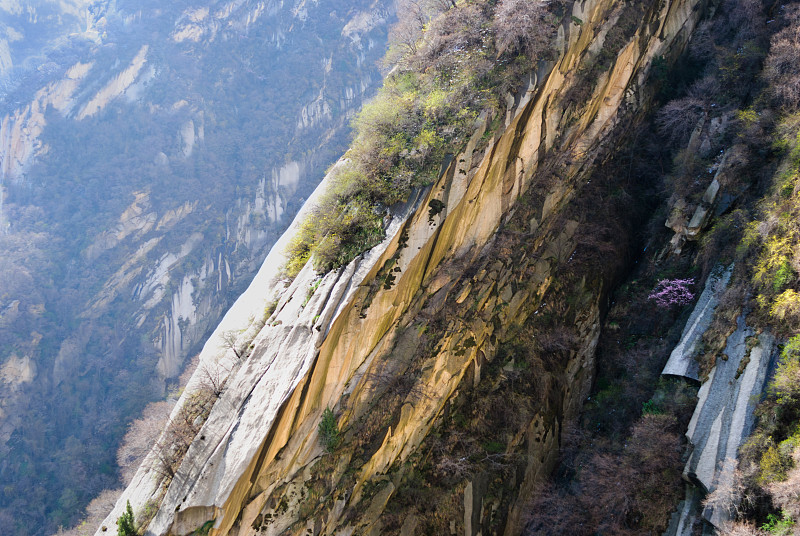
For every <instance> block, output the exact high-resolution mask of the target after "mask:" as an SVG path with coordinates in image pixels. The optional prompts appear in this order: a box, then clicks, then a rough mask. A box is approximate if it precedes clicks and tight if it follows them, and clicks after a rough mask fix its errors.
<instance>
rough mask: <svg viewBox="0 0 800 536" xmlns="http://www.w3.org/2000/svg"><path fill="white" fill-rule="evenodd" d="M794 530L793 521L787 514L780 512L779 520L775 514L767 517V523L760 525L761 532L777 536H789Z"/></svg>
mask: <svg viewBox="0 0 800 536" xmlns="http://www.w3.org/2000/svg"><path fill="white" fill-rule="evenodd" d="M793 528H794V520H793V519H792V516H790V515H789V514H788V513H787V512H785V511H784V512H781V518H778V516H776V515H775V514H769V515H768V516H767V522H766V523H764V524H763V525H761V530H764V531H767V532H769V533H770V534H775V535H777V536H789V535H790V534H792V529H793Z"/></svg>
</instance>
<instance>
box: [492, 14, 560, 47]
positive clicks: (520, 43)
mask: <svg viewBox="0 0 800 536" xmlns="http://www.w3.org/2000/svg"><path fill="white" fill-rule="evenodd" d="M551 19H552V17H550V15H549V13H548V11H547V2H543V1H541V0H500V2H498V4H497V8H496V9H495V16H494V25H493V26H494V31H495V35H496V39H497V52H498V54H503V53H505V52H512V53H513V52H516V53H521V54H525V55H526V56H528V58H530V59H532V60H536V59H539V58H542V57H549V56H550V55H551V50H550V47H551V42H552V38H553V35H554V33H555V29H556V26H555V24H553V23H552V21H551Z"/></svg>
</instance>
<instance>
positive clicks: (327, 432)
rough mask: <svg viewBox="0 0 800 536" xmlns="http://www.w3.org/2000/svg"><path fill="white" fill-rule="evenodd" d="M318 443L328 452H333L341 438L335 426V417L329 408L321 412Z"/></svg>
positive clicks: (337, 427)
mask: <svg viewBox="0 0 800 536" xmlns="http://www.w3.org/2000/svg"><path fill="white" fill-rule="evenodd" d="M318 430H319V442H320V444H322V446H323V447H325V450H326V451H328V452H333V451H334V450H336V447H338V446H339V442H340V441H341V437H340V435H339V426H338V425H337V424H336V415H334V414H333V411H332V410H331V408H329V407H328V408H325V411H323V412H322V420H320V422H319V427H318Z"/></svg>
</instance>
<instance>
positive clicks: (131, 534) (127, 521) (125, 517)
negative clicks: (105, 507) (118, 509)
mask: <svg viewBox="0 0 800 536" xmlns="http://www.w3.org/2000/svg"><path fill="white" fill-rule="evenodd" d="M117 536H136V529H135V528H134V526H133V508H131V501H128V505H127V506H126V507H125V513H124V514H122V515H121V516H119V518H117Z"/></svg>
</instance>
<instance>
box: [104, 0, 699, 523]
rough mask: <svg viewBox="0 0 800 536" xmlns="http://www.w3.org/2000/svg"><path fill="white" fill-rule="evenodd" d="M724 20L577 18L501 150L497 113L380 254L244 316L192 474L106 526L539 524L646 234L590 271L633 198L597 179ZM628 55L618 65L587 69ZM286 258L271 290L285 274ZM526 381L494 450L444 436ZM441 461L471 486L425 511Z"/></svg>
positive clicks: (614, 248) (616, 12)
mask: <svg viewBox="0 0 800 536" xmlns="http://www.w3.org/2000/svg"><path fill="white" fill-rule="evenodd" d="M706 7H707V6H706V5H705V4H704V3H702V2H694V1H691V0H685V1H684V0H677V1H674V2H669V1H667V2H661V3H659V2H654V3H652V4H647V5H646V6H644V7H643V8H642V9H643V11H642V15H643V20H640V21H637V24H636V26H635V27H634V28H633V30H632V31H631V29H630V28H628V29H626V30H625V31H620V30H619V29H618V28H617V27H616V25H617V24H622V21H625V20H629V19H626V13H625V9H626V7H625V6H622V5H617V4H616V3H614V2H610V1H604V0H596V1H587V2H583V3H575V4H573V5H571V7H570V9H571V10H572V11H571V13H568V15H569V16H567V17H565V18H564V22H563V24H562V25H561V26H560V27H559V30H558V39H557V50H558V57H557V59H556V60H555V61H553V62H549V63H547V64H546V65H545V64H543V65H542V66H541V68H540V69H539V70H538V71H537V72H536V73H532V74H531V75H530V77H529V84H528V86H527V88H526V89H525V90H524V91H522V92H521V93H520V94H519V95H517V96H516V97H514V96H513V95H510V96H509V99H508V104H509V106H508V111H507V114H506V116H505V118H501V120H500V123H501V125H500V128H499V130H498V131H497V133H496V134H494V135H492V137H491V138H490V139H489V140H488V143H487V141H486V139H485V136H484V134H485V132H486V130H485V129H486V127H487V124H488V123H491V122H492V120H493V119H494V118H492V117H489V116H487V115H486V114H484V115H482V116H481V117H480V118H479V120H478V121H477V123H476V125H475V132H474V135H473V138H472V140H471V141H470V142H469V144H467V146H466V148H464V150H463V152H461V153H460V154H458V155H456V156H455V158H453V159H452V161H451V162H450V163H449V165H448V166H447V167H446V168H445V169H444V170H443V172H442V173H441V176H440V178H439V179H438V180H437V181H436V182H435V183H434V184H433V185H431V186H430V187H428V188H426V189H424V190H421V191H419V190H417V191H415V192H414V194H412V196H411V198H410V199H409V200H408V202H407V203H406V204H405V205H402V206H397V207H394V208H393V211H392V215H391V218H389V219H388V220H387V222H388V223H387V224H386V237H387V238H386V240H385V241H384V242H383V243H382V244H381V245H380V246H377V247H375V248H373V249H371V250H370V251H368V252H367V253H365V254H363V255H361V256H359V257H358V258H356V260H354V261H352V262H351V263H349V264H348V265H346V266H344V267H342V268H340V269H337V270H335V271H333V272H331V273H328V274H326V275H324V276H322V277H321V279H319V276H317V275H316V274H315V273H314V271H313V269H312V267H311V265H310V264H309V265H307V266H306V267H305V268H304V269H303V270H302V271H301V272H300V274H299V275H298V276H297V278H296V279H295V280H294V281H293V282H292V283H291V285H290V286H289V287H288V288H282V286H281V283H280V281H278V280H275V281H274V283H273V287H272V290H271V292H267V293H265V294H266V295H265V296H264V297H263V298H262V303H266V302H268V301H269V300H271V299H272V298H273V296H274V298H275V299H276V305H275V310H274V311H273V312H271V313H270V314H269V316H268V318H265V319H263V321H262V322H263V325H262V322H258V321H255V322H252V323H251V324H249V326H246V325H245V324H241V328H243V329H244V331H243V333H242V335H241V338H240V342H239V344H240V347H241V348H247V349H248V350H247V352H246V353H247V356H246V357H244V358H242V359H239V358H238V357H237V356H236V355H234V352H233V350H228V352H227V353H225V354H222V352H221V350H220V348H219V346H218V345H217V344H214V343H212V342H209V343H207V344H206V348H205V349H204V351H203V353H202V354H201V360H202V362H203V363H204V364H205V365H206V366H207V367H221V369H222V370H224V371H226V372H225V374H227V379H226V383H225V389H224V391H223V392H222V394H221V396H220V398H219V400H218V401H217V402H216V404H215V405H214V407H213V409H212V410H211V413H210V415H209V416H208V419H207V421H206V422H205V424H204V425H203V426H202V428H201V429H200V430H199V432H198V434H197V437H196V438H195V440H194V441H193V442H192V443H191V445H190V446H189V448H188V452H187V453H186V456H185V457H184V459H183V462H182V463H181V464H180V466H179V468H178V469H177V471H176V472H175V474H174V475H164V474H163V472H159V471H158V470H157V467H158V465H157V459H156V458H157V456H158V453H157V452H154V453H151V456H150V459H149V461H148V462H146V463H145V464H144V465H143V466H142V467H141V468H140V470H139V472H138V473H137V476H136V477H135V479H134V481H133V482H132V483H131V485H130V486H129V488H128V489H127V490H126V491H125V492H124V493H123V495H122V496H121V498H120V500H119V502H118V503H117V506H116V508H115V510H114V511H113V512H112V513H111V514H110V515H109V517H108V518H107V520H106V522H105V524H104V526H105V527H112V526H113V524H114V520H115V519H116V518H117V517H118V516H119V515H120V514H121V512H122V511H123V509H124V506H125V504H126V501H128V500H130V502H131V504H132V505H133V506H134V509H135V510H137V511H139V512H143V509H144V507H145V505H146V504H151V505H152V504H158V508H157V510H155V512H154V518H153V519H152V521H151V522H150V524H149V526H148V528H147V534H158V535H164V534H176V535H186V534H191V533H193V531H198V530H202V531H205V532H204V533H210V534H215V535H217V534H220V535H221V534H238V535H244V534H284V533H290V534H312V533H313V534H385V533H387V534H388V533H397V534H414V533H437V534H446V533H448V532H449V533H452V534H462V533H463V534H467V535H469V536H473V535H475V534H479V533H480V534H490V533H491V534H518V533H520V531H521V530H522V526H523V524H524V518H525V509H526V504H527V501H528V500H529V498H530V496H531V493H532V490H533V489H534V487H535V486H536V485H537V484H538V483H539V482H540V481H541V480H542V478H543V477H544V476H546V475H547V474H548V473H549V472H550V470H551V469H552V468H553V467H554V465H555V463H556V460H557V457H558V446H559V442H560V435H561V426H562V424H563V423H564V422H565V420H568V419H570V418H572V417H574V416H575V415H576V414H577V412H578V410H579V408H580V405H581V403H582V401H583V400H584V399H585V397H586V395H587V393H588V390H589V388H590V385H591V381H592V378H593V370H594V363H593V359H594V357H593V356H594V350H595V346H596V344H597V340H598V337H599V331H600V325H601V320H600V318H601V313H602V310H603V308H604V307H605V303H606V302H605V299H606V296H607V292H608V290H609V287H610V286H611V285H612V284H613V282H614V281H615V280H616V278H618V277H619V275H620V271H621V270H622V269H623V264H624V262H622V259H623V258H624V257H625V256H626V255H627V254H628V253H629V250H628V248H629V247H630V240H629V237H627V238H626V236H625V233H628V234H629V235H632V234H633V231H632V230H631V229H632V226H633V225H635V218H634V217H633V215H630V214H629V215H627V216H620V218H621V219H622V220H623V221H626V222H627V225H628V227H623V229H627V230H626V231H623V234H622V235H620V236H618V237H617V240H616V241H607V240H606V241H603V240H600V241H601V242H603V247H605V248H607V249H605V250H604V251H605V254H604V256H603V259H604V260H606V262H604V263H601V262H599V260H600V259H598V258H594V259H593V260H592V259H591V258H587V257H588V256H589V254H587V253H586V251H587V249H586V248H585V245H586V244H587V242H592V240H597V237H596V235H595V229H596V224H597V221H596V220H594V219H593V217H599V216H597V214H596V212H595V211H597V210H599V209H600V207H603V203H602V202H598V199H597V198H592V195H600V196H601V199H602V198H603V197H602V196H605V195H608V193H609V192H612V191H614V187H615V183H614V181H613V180H611V181H610V182H605V183H602V184H601V185H597V184H594V185H592V183H593V180H594V179H595V177H594V175H593V169H594V168H593V166H595V165H596V164H598V163H599V162H602V161H604V160H605V159H607V158H609V157H610V156H611V155H612V154H613V149H614V146H615V144H616V143H618V142H619V141H620V140H621V139H624V136H625V131H626V130H627V129H629V128H630V127H631V125H633V124H635V123H636V122H637V121H638V120H639V118H640V117H641V114H643V113H644V112H645V111H646V110H647V109H648V105H649V102H650V99H651V97H652V89H650V88H649V86H648V84H647V83H648V81H649V78H648V77H649V75H650V72H651V70H652V67H653V64H654V62H655V61H659V62H664V61H667V62H669V61H670V60H671V59H674V58H676V57H677V56H678V55H679V54H681V52H682V51H683V49H684V47H685V45H686V43H687V41H688V39H689V38H690V36H691V35H692V32H693V30H694V28H695V27H696V25H697V23H698V21H699V20H700V17H701V16H703V14H704V13H705V10H706ZM627 15H628V16H630V13H627ZM615 29H616V30H615ZM611 36H613V39H614V41H613V42H612V41H611ZM606 39H608V40H609V41H608V42H606ZM609 50H610V51H611V61H610V64H609V66H608V69H607V70H601V71H600V72H596V71H593V70H591V69H585V68H584V69H581V66H582V65H584V66H585V65H587V64H589V63H590V62H591V61H593V60H594V59H596V58H597V57H598V54H599V53H601V52H606V53H609ZM587 71H588V72H587ZM576 95H581V96H584V97H585V98H576ZM503 119H504V121H503ZM598 182H599V181H598ZM594 188H598V189H599V192H600V193H598V190H594ZM606 188H607V189H608V190H605V189H606ZM609 206H610V205H609ZM626 218H627V219H626ZM597 245H598V243H597V242H594V243H593V246H595V247H596V246H597ZM579 246H580V247H579ZM589 249H590V250H591V249H592V248H589ZM273 256H275V257H279V256H280V252H276V251H273V254H271V258H270V259H269V262H270V264H269V266H267V265H265V268H263V269H262V270H263V271H264V272H263V273H264V277H267V276H269V275H271V276H272V277H273V278H274V277H275V276H277V271H276V270H277V268H275V265H274V264H272V263H273V262H274V260H275V259H274V258H273ZM614 258H617V259H620V261H619V262H607V261H608V259H614ZM270 271H271V272H272V273H271V274H270ZM259 292H261V293H263V292H264V290H263V287H260V288H259V289H254V288H252V287H251V289H250V290H248V293H250V294H251V295H252V294H254V293H256V294H257V293H259ZM251 311H252V313H255V312H256V311H257V308H254V309H251ZM219 329H222V328H219ZM565 333H566V334H565ZM526 334H527V336H528V337H533V338H535V337H540V338H541V339H543V341H542V342H540V343H533V342H532V341H533V338H531V339H525V336H526ZM531 334H533V335H531ZM525 341H530V342H532V344H531V346H532V348H525V347H524V344H525ZM227 371H229V372H227ZM509 378H516V380H517V381H519V382H521V383H522V385H523V386H524V388H525V389H526V390H527V389H530V390H529V391H527V394H526V396H525V397H520V398H515V396H516V395H515V391H514V388H513V387H511V388H510V389H511V391H503V390H500V391H498V392H501V393H510V394H509V396H510V397H511V398H510V399H509V400H504V401H503V402H504V403H512V404H514V403H519V407H518V411H517V412H516V415H514V416H513V417H507V416H505V417H503V415H505V414H500V415H495V417H496V418H497V419H498V420H502V419H508V420H510V422H508V423H506V424H507V425H508V426H503V423H500V422H494V423H491V422H490V423H484V424H485V426H484V428H485V432H484V433H485V434H487V435H486V437H485V441H484V443H483V446H477V448H478V452H477V453H476V452H475V451H470V452H466V453H464V454H463V456H461V457H459V455H458V454H457V453H458V449H455V450H454V449H453V448H450V447H448V446H447V445H446V444H444V442H445V441H446V440H449V439H448V438H450V439H456V442H458V441H464V438H463V437H462V439H461V440H457V431H456V432H454V431H453V430H454V428H456V429H457V428H458V422H463V421H464V419H469V418H470V411H471V409H470V404H477V403H480V398H479V397H477V395H476V394H477V393H484V394H488V395H491V394H492V392H494V391H495V390H496V389H495V388H496V387H497V386H498V385H500V384H502V383H503V382H505V381H507V380H508V379H509ZM201 381H202V378H200V377H199V376H197V377H195V378H193V379H192V383H190V386H189V388H187V391H186V394H184V398H183V401H182V403H184V404H185V403H187V400H189V398H190V397H191V394H190V393H191V392H192V389H191V387H192V386H193V385H194V386H197V385H199V384H200V383H201ZM526 382H527V383H526ZM512 384H513V381H512ZM487 390H488V393H487ZM532 393H533V394H532ZM471 397H473V398H471ZM496 398H497V397H496V395H495V397H494V398H492V396H485V397H484V400H494V399H496ZM326 408H331V409H332V410H333V411H334V413H335V415H336V419H337V426H338V429H339V430H340V431H341V444H340V445H330V446H331V447H332V448H331V449H330V450H333V453H326V452H325V448H324V447H323V446H322V444H321V442H320V437H319V434H320V429H319V423H320V420H321V418H322V415H323V411H324V410H325V409H326ZM179 414H180V403H179V407H178V408H177V409H176V410H175V411H174V412H173V417H177V416H178V415H179ZM487 419H489V420H491V417H487ZM497 426H499V428H497ZM492 434H496V435H492ZM442 438H444V439H442ZM437 441H439V443H437ZM333 447H335V448H333ZM448 449H449V450H448ZM481 453H482V454H481ZM476 456H477V458H476ZM476 459H478V460H479V461H478V462H476V461H475V460H476ZM433 460H435V462H436V464H438V466H439V467H440V468H445V469H443V471H444V473H446V474H448V475H449V476H448V479H449V480H448V481H449V482H451V483H452V485H449V486H448V487H449V489H448V490H447V491H446V492H444V491H443V492H442V494H441V495H438V496H436V499H435V501H434V502H435V504H425V505H421V504H415V503H417V502H418V501H415V499H414V497H415V495H414V493H422V494H423V495H422V496H424V491H419V481H420V479H422V480H423V481H424V480H425V475H424V473H425V471H430V466H431V465H434V462H433ZM465 463H466V464H475V465H472V466H471V467H470V468H469V470H467V471H464V470H459V464H461V465H462V466H463V465H464V464H465ZM447 467H450V469H451V470H447V469H446V468H447ZM476 467H477V469H476ZM454 475H455V476H454ZM499 475H503V476H502V477H500V476H499ZM164 476H168V478H164ZM415 490H416V491H415ZM419 496H420V495H416V497H419ZM150 510H151V511H152V510H153V509H152V508H150ZM103 530H104V529H103V528H102V527H101V528H99V529H98V531H97V534H98V535H99V534H102V533H103ZM209 530H210V532H209Z"/></svg>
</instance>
